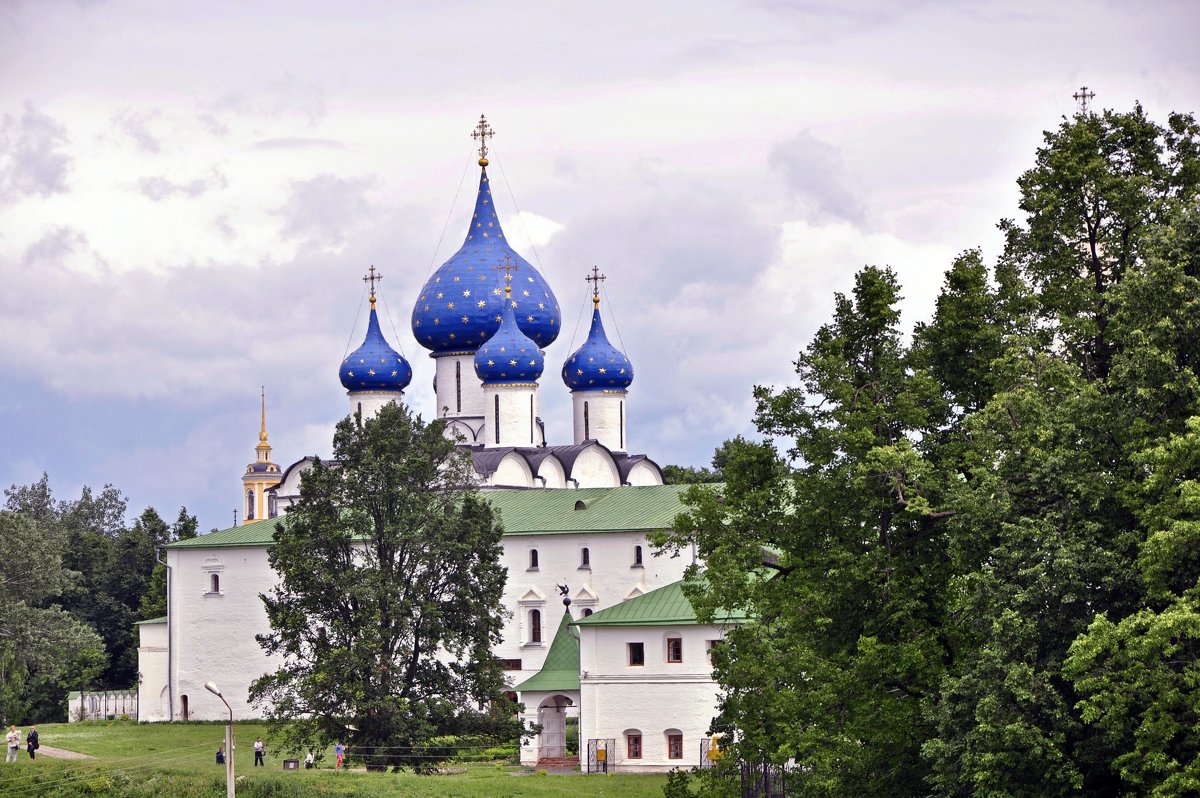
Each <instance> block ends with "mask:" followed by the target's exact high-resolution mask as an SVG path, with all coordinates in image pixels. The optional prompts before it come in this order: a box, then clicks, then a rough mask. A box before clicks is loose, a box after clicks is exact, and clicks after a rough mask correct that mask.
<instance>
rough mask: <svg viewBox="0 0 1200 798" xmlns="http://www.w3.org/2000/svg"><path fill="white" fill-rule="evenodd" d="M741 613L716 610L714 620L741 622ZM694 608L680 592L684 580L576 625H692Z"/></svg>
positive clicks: (623, 602)
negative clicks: (717, 611) (718, 611)
mask: <svg viewBox="0 0 1200 798" xmlns="http://www.w3.org/2000/svg"><path fill="white" fill-rule="evenodd" d="M747 619H748V618H747V616H746V615H745V614H741V613H718V614H717V617H716V618H715V619H714V623H742V622H744V621H746V620H747ZM698 623H700V622H699V621H697V620H696V611H695V610H694V609H692V602H690V601H688V599H687V596H685V595H684V594H683V580H682V579H681V580H679V581H678V582H672V583H671V584H669V585H666V586H664V587H660V588H658V589H657V590H651V591H650V592H649V593H646V594H645V595H641V596H638V597H636V598H631V599H626V600H625V601H622V602H621V603H620V604H615V605H613V606H612V607H609V608H608V609H604V610H600V611H599V612H595V613H592V614H591V615H589V616H587V617H586V618H580V619H579V620H578V621H575V625H576V626H694V625H696V624H698Z"/></svg>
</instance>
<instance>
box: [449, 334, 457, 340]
mask: <svg viewBox="0 0 1200 798" xmlns="http://www.w3.org/2000/svg"><path fill="white" fill-rule="evenodd" d="M456 337H457V336H456V335H455V334H454V333H450V340H451V341H453V340H454V339H455V338H456Z"/></svg>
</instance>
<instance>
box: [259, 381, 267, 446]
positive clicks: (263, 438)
mask: <svg viewBox="0 0 1200 798" xmlns="http://www.w3.org/2000/svg"><path fill="white" fill-rule="evenodd" d="M258 390H259V394H260V395H261V397H262V428H261V429H259V431H258V442H259V443H266V442H267V388H266V386H265V385H260V386H258Z"/></svg>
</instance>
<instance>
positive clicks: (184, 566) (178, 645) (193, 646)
mask: <svg viewBox="0 0 1200 798" xmlns="http://www.w3.org/2000/svg"><path fill="white" fill-rule="evenodd" d="M167 551H168V554H167V557H168V563H169V564H170V565H171V567H172V583H173V584H172V590H171V605H170V606H171V611H172V613H173V618H172V628H171V633H172V636H173V637H174V648H175V656H174V667H175V679H174V681H175V690H174V693H175V719H176V720H181V719H182V706H183V698H182V697H183V696H187V698H188V716H189V718H190V719H192V720H220V719H221V718H226V717H228V712H227V710H226V709H225V705H224V704H222V703H221V700H220V699H219V698H217V697H216V696H215V695H213V694H211V693H209V692H208V691H207V690H205V689H204V684H205V682H208V681H213V682H216V684H217V686H218V687H219V688H220V689H221V692H222V693H223V694H224V696H225V699H226V700H227V701H228V702H229V704H230V706H231V707H232V708H233V715H234V718H256V717H261V716H262V710H260V709H257V708H255V707H253V706H252V705H251V704H250V700H249V690H250V684H251V682H253V681H254V680H255V679H257V678H258V677H259V676H262V675H263V674H265V673H267V672H269V671H271V670H273V669H274V668H275V667H277V666H278V662H279V660H278V659H276V658H269V657H268V656H267V655H266V654H265V653H264V652H263V650H262V649H261V648H260V647H259V645H258V643H257V642H256V641H255V639H254V636H255V635H256V634H265V633H267V632H269V631H270V627H269V624H268V623H267V614H266V610H265V609H264V608H263V603H262V600H261V599H260V598H259V597H258V596H259V594H260V593H266V592H268V591H270V590H271V588H273V587H275V585H276V584H277V582H278V580H277V578H276V575H275V572H274V571H273V570H272V569H271V567H270V565H269V564H268V562H267V547H266V546H230V547H226V548H181V549H168V550H167ZM214 574H216V575H217V576H218V578H219V580H220V583H219V592H216V593H214V592H212V590H211V588H212V576H213V575H214Z"/></svg>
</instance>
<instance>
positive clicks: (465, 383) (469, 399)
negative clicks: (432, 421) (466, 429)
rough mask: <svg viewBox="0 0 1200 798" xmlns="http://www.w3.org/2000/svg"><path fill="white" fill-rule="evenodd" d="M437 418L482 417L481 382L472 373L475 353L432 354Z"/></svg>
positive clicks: (475, 418) (477, 418)
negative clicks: (435, 378) (435, 380)
mask: <svg viewBox="0 0 1200 798" xmlns="http://www.w3.org/2000/svg"><path fill="white" fill-rule="evenodd" d="M433 362H434V363H435V364H437V408H436V413H437V417H438V418H463V419H470V420H479V419H482V418H483V385H482V384H481V383H480V382H479V377H477V376H475V353H474V352H464V353H460V354H455V355H443V356H441V357H435V358H434V359H433Z"/></svg>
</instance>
